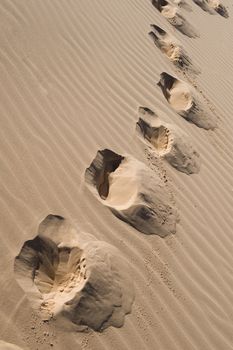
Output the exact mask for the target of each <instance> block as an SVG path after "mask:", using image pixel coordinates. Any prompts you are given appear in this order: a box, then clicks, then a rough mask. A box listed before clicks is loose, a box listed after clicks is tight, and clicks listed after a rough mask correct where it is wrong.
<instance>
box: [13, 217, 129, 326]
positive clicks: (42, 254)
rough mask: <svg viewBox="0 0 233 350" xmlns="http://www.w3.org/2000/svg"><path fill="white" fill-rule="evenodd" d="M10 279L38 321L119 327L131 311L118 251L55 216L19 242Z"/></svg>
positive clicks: (124, 269) (124, 267)
mask: <svg viewBox="0 0 233 350" xmlns="http://www.w3.org/2000/svg"><path fill="white" fill-rule="evenodd" d="M15 274H16V279H17V280H18V282H19V284H20V286H21V287H22V288H23V289H24V291H25V292H26V293H27V296H28V298H29V300H30V301H31V302H32V305H33V306H34V307H35V308H38V309H39V310H40V311H41V313H42V316H43V318H44V319H47V320H50V319H57V318H59V319H63V320H66V321H67V322H68V324H70V323H69V322H70V321H71V322H72V323H73V324H75V325H76V326H78V327H79V328H78V329H77V330H83V327H90V328H92V329H94V330H96V331H101V330H103V329H105V328H106V327H109V326H115V327H121V326H122V325H123V324H124V319H125V315H126V314H128V313H130V312H131V307H132V303H133V300H134V288H133V282H132V280H131V277H130V273H129V270H128V266H127V262H126V261H125V260H124V258H123V257H122V256H121V253H120V251H118V250H117V249H116V248H114V247H113V246H111V245H110V244H107V243H105V242H101V241H97V240H96V239H95V238H94V237H92V236H91V235H89V234H85V233H83V232H80V231H78V230H77V229H76V227H75V226H73V225H72V224H71V223H70V222H69V221H68V220H66V219H64V218H62V217H60V216H56V215H49V216H47V217H46V218H45V219H44V220H43V221H42V223H41V224H40V225H39V228H38V232H37V236H36V237H35V238H34V239H32V240H29V241H26V242H25V243H24V245H23V247H22V249H21V251H20V253H19V255H18V256H17V257H16V259H15ZM80 327H81V328H80ZM71 329H72V328H71Z"/></svg>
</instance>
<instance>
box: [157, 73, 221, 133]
mask: <svg viewBox="0 0 233 350" xmlns="http://www.w3.org/2000/svg"><path fill="white" fill-rule="evenodd" d="M158 86H159V87H160V88H161V90H162V92H163V94H164V97H165V98H166V99H167V101H168V103H169V104H170V105H171V107H172V108H173V109H174V110H175V111H176V112H177V113H178V114H180V115H181V116H182V117H184V118H185V119H186V120H188V121H191V122H192V123H194V124H196V125H197V126H198V127H200V128H204V129H207V130H208V129H214V128H215V127H216V120H215V118H214V117H213V115H211V114H210V111H207V110H205V108H204V103H203V102H202V101H201V97H200V96H199V95H198V94H197V92H196V91H195V90H194V89H193V88H192V87H191V86H190V85H188V84H187V83H185V82H184V81H182V80H179V79H177V78H175V77H173V76H171V75H170V74H167V73H165V72H163V73H162V74H161V75H160V81H159V82H158Z"/></svg>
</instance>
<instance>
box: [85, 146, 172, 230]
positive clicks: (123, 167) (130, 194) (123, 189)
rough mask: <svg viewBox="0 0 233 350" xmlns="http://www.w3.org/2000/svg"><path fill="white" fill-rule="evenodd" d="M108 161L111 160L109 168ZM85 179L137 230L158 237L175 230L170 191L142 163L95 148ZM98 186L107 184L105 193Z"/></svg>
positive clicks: (98, 194) (95, 191) (100, 196)
mask: <svg viewBox="0 0 233 350" xmlns="http://www.w3.org/2000/svg"><path fill="white" fill-rule="evenodd" d="M109 159H111V161H109ZM119 159H121V161H120V162H119ZM109 162H112V163H113V164H114V166H112V169H114V170H112V171H109V168H111V166H110V165H109ZM116 162H118V167H117V168H115V164H116ZM103 174H105V175H104V176H103ZM103 179H104V183H103V182H102V181H103ZM85 180H86V183H87V185H88V187H89V189H90V190H91V191H92V193H93V194H94V195H95V196H96V197H97V198H98V199H99V200H100V201H101V203H102V204H103V205H105V206H107V207H109V209H110V210H111V211H112V212H113V213H114V214H115V215H116V216H117V217H118V218H119V219H121V220H123V221H125V222H127V223H128V224H130V225H132V226H133V227H135V228H136V229H137V230H138V231H140V232H143V233H146V234H157V235H159V236H161V237H164V236H166V235H168V234H169V233H175V231H176V221H177V211H176V209H175V208H174V206H173V205H172V203H171V198H170V195H169V193H168V192H167V190H166V188H165V186H164V183H163V182H162V181H161V179H160V178H159V177H158V176H157V175H156V174H155V173H154V172H153V171H152V170H151V169H150V168H148V167H147V166H146V165H145V164H144V163H142V162H140V161H138V160H137V159H135V158H133V157H132V156H130V155H124V156H121V155H119V154H117V153H115V152H113V151H111V150H102V151H98V152H97V155H96V157H95V159H94V160H93V162H92V163H91V165H90V167H89V168H87V170H86V173H85ZM100 188H101V189H102V188H108V194H107V196H106V192H104V196H103V195H102V192H101V191H100Z"/></svg>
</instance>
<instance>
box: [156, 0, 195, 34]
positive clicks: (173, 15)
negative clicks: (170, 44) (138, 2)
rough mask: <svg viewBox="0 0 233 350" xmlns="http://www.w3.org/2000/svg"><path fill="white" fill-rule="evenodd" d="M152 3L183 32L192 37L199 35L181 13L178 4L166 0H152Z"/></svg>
mask: <svg viewBox="0 0 233 350" xmlns="http://www.w3.org/2000/svg"><path fill="white" fill-rule="evenodd" d="M152 5H153V6H154V7H155V8H156V9H157V10H158V11H159V12H160V13H161V14H162V16H164V17H165V18H166V19H167V20H168V22H169V23H170V24H171V25H173V26H174V27H175V28H176V29H177V30H179V31H180V32H181V33H182V34H184V35H187V36H188V37H190V38H196V37H198V36H199V35H198V34H197V32H196V31H195V29H194V28H193V27H192V26H191V24H189V23H188V22H187V21H186V19H185V18H184V17H183V16H182V15H181V14H180V13H179V9H178V7H177V6H174V5H172V4H170V3H169V2H168V1H166V0H152Z"/></svg>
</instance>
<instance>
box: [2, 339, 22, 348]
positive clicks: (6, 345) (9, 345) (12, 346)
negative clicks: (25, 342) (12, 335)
mask: <svg viewBox="0 0 233 350" xmlns="http://www.w3.org/2000/svg"><path fill="white" fill-rule="evenodd" d="M0 350H22V348H19V347H18V346H16V345H14V344H10V343H6V342H5V341H3V340H0Z"/></svg>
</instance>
